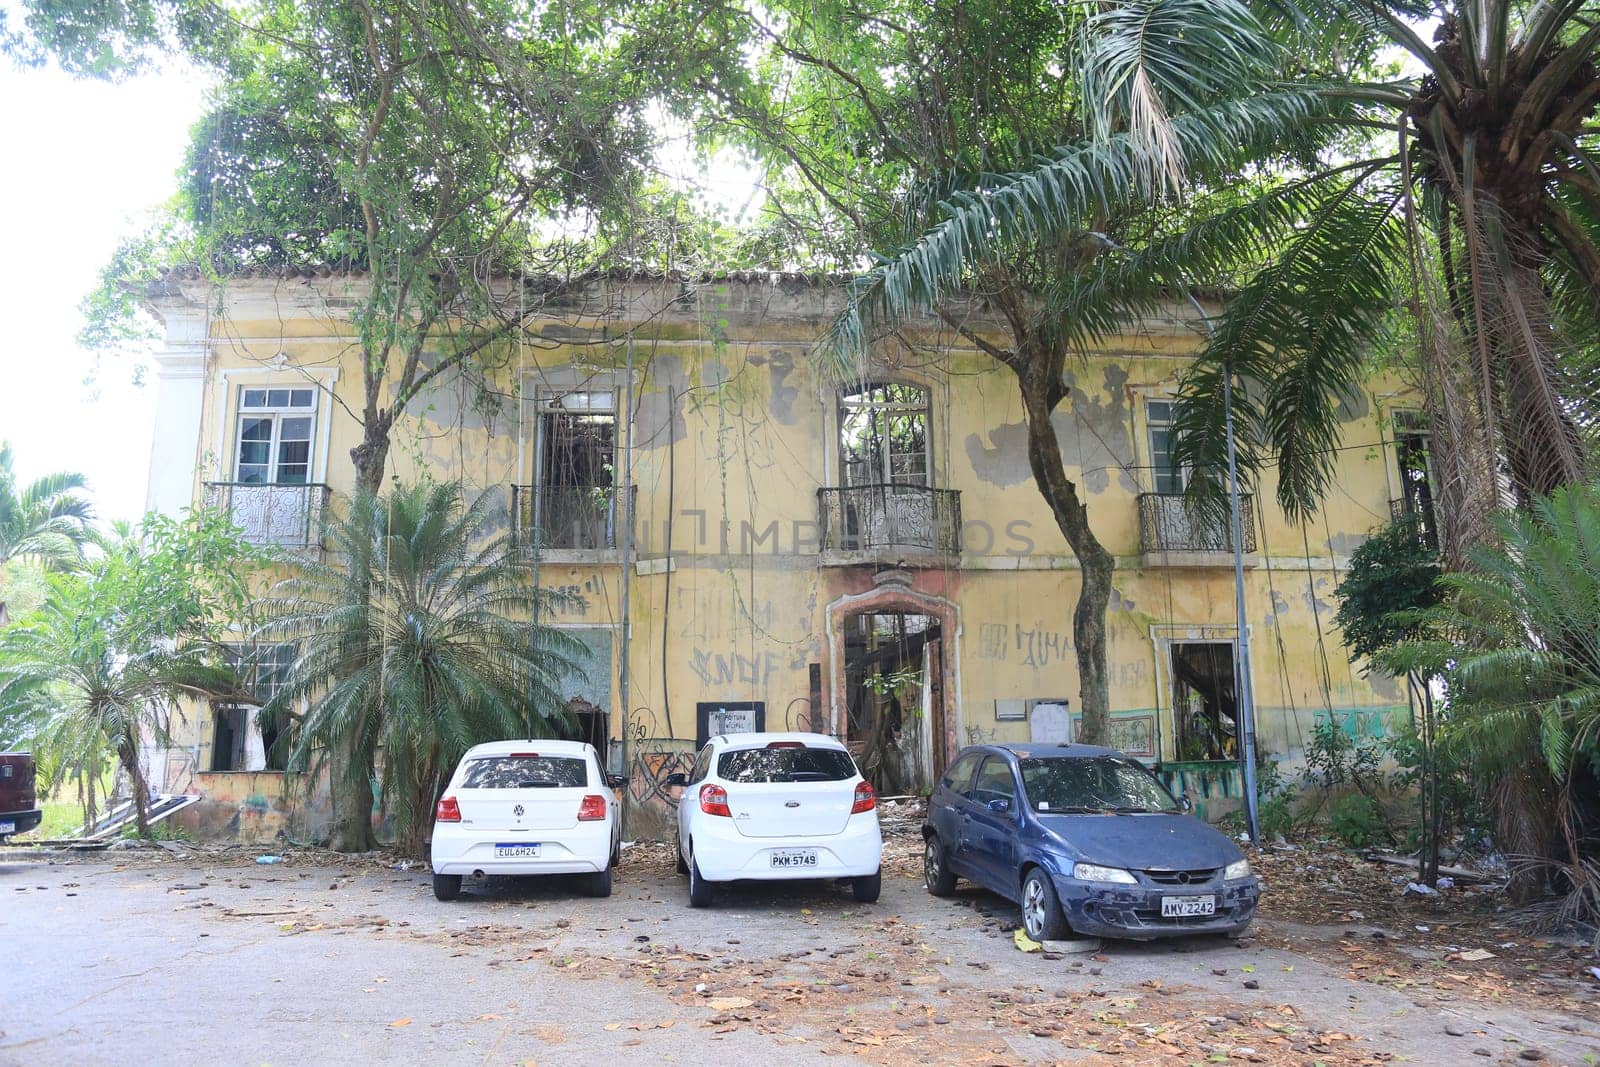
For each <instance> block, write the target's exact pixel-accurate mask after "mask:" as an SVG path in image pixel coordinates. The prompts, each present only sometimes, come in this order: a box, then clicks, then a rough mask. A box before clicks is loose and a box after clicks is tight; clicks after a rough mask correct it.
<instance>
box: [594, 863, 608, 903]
mask: <svg viewBox="0 0 1600 1067" xmlns="http://www.w3.org/2000/svg"><path fill="white" fill-rule="evenodd" d="M611 882H612V878H611V868H610V867H609V866H608V867H607V868H606V869H605V870H603V871H598V872H596V873H594V874H591V875H590V876H589V895H590V896H591V897H609V896H610V895H611Z"/></svg>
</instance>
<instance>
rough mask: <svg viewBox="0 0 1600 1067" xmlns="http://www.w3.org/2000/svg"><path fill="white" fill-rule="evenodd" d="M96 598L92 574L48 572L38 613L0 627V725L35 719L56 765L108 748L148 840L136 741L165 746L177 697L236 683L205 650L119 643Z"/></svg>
mask: <svg viewBox="0 0 1600 1067" xmlns="http://www.w3.org/2000/svg"><path fill="white" fill-rule="evenodd" d="M104 593H105V590H104V589H102V588H97V580H96V577H95V576H85V575H77V574H58V575H53V576H52V577H51V580H50V590H49V592H48V594H47V595H46V597H45V601H44V604H43V605H42V606H41V607H40V608H39V610H38V611H36V612H34V613H32V614H30V615H29V616H28V617H27V618H26V619H25V620H23V621H21V622H19V623H17V624H16V625H13V626H10V627H8V628H7V629H5V630H4V631H0V719H11V720H14V721H25V722H32V723H34V724H35V727H34V729H35V731H36V732H37V733H38V734H39V735H40V736H41V737H43V738H44V739H46V740H47V742H48V743H49V745H50V747H51V748H52V750H53V751H57V752H58V755H59V756H60V765H61V766H77V767H79V768H89V769H90V773H94V770H95V769H97V768H98V767H99V766H100V765H101V761H102V759H103V754H104V753H105V752H106V751H108V750H109V751H110V752H114V753H115V756H116V759H117V762H118V763H119V764H120V765H121V767H122V769H123V771H124V772H126V774H127V775H128V780H129V783H130V785H131V787H132V792H133V802H134V811H135V816H136V819H137V825H138V829H139V833H140V835H141V836H147V835H148V833H149V816H148V805H149V799H150V791H149V784H148V783H147V782H146V781H145V776H144V768H143V767H142V765H141V764H140V760H139V749H140V746H141V741H142V740H143V739H154V740H156V741H158V742H159V743H162V744H168V743H170V738H169V736H168V732H167V723H168V721H169V719H170V717H171V712H172V709H173V707H174V705H175V702H176V701H178V700H179V699H181V698H185V697H196V696H227V695H230V694H234V693H235V692H236V690H237V685H236V680H235V677H234V673H233V671H232V670H231V669H230V668H228V667H227V666H226V665H224V664H222V663H221V662H220V661H219V660H218V659H217V658H216V656H215V655H214V649H212V648H211V647H210V646H207V645H205V644H202V643H185V644H183V645H177V646H175V645H174V644H173V642H171V641H160V640H155V641H140V642H137V643H134V642H129V643H124V642H123V641H121V640H119V635H120V634H122V633H123V631H122V629H121V628H120V627H119V626H118V625H116V620H115V617H114V616H115V611H114V610H112V611H110V612H108V611H107V610H106V609H107V607H108V605H107V601H106V598H105V596H104ZM130 645H134V646H135V647H131V648H130V647H129V646H130ZM91 804H92V801H91Z"/></svg>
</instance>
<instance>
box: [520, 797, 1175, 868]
mask: <svg viewBox="0 0 1600 1067" xmlns="http://www.w3.org/2000/svg"><path fill="white" fill-rule="evenodd" d="M511 814H513V815H515V816H516V817H517V818H519V819H520V818H522V805H521V804H518V805H517V806H516V807H514V808H512V809H511ZM1184 881H1186V882H1187V881H1188V879H1187V878H1185V879H1184Z"/></svg>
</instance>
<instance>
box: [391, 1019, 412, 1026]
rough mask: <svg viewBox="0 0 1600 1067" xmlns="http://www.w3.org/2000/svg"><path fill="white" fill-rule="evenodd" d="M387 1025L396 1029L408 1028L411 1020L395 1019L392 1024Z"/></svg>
mask: <svg viewBox="0 0 1600 1067" xmlns="http://www.w3.org/2000/svg"><path fill="white" fill-rule="evenodd" d="M389 1025H390V1026H393V1027H396V1028H399V1027H402V1026H410V1025H411V1020H410V1019H396V1020H395V1021H394V1022H392V1023H390V1024H389Z"/></svg>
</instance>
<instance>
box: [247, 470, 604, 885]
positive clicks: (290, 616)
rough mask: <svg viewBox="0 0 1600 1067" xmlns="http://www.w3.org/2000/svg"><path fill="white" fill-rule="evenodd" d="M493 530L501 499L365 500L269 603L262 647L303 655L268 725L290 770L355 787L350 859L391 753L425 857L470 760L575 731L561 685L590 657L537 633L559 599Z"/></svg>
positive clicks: (440, 494)
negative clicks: (464, 759)
mask: <svg viewBox="0 0 1600 1067" xmlns="http://www.w3.org/2000/svg"><path fill="white" fill-rule="evenodd" d="M492 528H493V501H492V498H491V496H490V495H489V494H484V495H483V496H480V497H478V498H477V499H476V500H474V501H472V502H471V503H464V502H463V499H462V492H461V487H460V486H459V485H458V484H443V485H440V484H431V485H430V484H426V483H421V484H416V485H412V486H404V487H399V488H396V489H395V490H394V491H393V492H391V493H390V494H388V495H386V496H382V497H377V496H372V495H370V494H364V493H361V494H357V496H356V497H355V498H354V499H353V500H352V501H351V504H350V510H349V513H348V514H347V515H346V516H345V517H343V518H342V519H341V520H340V521H338V522H336V523H334V524H333V525H332V526H331V528H330V529H329V531H328V537H329V547H330V549H331V555H330V556H329V557H328V558H326V559H320V560H307V561H302V562H300V563H299V564H297V565H296V566H295V567H294V570H293V573H292V574H291V575H290V576H289V577H288V578H286V579H284V580H283V581H281V582H279V583H277V585H275V586H274V587H273V588H272V590H271V591H270V592H269V593H268V595H267V596H266V598H265V599H264V601H263V602H262V605H261V610H262V612H263V622H262V624H261V626H260V627H259V628H258V630H257V634H256V636H257V638H258V639H259V640H262V641H268V642H272V643H281V642H290V643H293V644H294V646H295V649H296V652H295V657H294V660H293V662H292V663H291V664H290V666H289V668H288V670H287V677H286V679H285V684H284V685H283V687H282V688H281V689H280V690H279V692H278V694H277V695H276V696H275V697H274V698H273V699H272V700H270V701H268V703H267V704H266V705H265V706H264V707H263V708H262V709H261V715H262V716H263V720H264V721H265V720H266V719H269V718H272V717H274V716H275V717H277V719H278V721H287V723H288V726H289V729H288V733H287V741H286V743H287V744H288V745H289V751H288V764H289V766H290V767H291V768H309V769H312V770H314V771H315V770H318V769H320V768H321V767H322V766H324V765H326V766H328V768H329V771H330V776H331V778H332V779H333V780H335V781H337V780H339V779H341V778H343V779H345V780H346V788H345V789H343V790H339V791H336V792H335V793H334V803H335V807H334V820H335V825H334V836H335V839H336V840H338V841H341V842H344V843H345V845H346V847H347V848H355V849H359V848H363V847H365V848H370V847H371V844H372V822H371V816H372V812H373V808H374V801H375V797H374V794H373V789H372V781H373V777H374V773H375V771H376V770H377V768H378V756H379V752H380V750H381V777H382V787H383V797H384V799H385V801H386V802H387V806H388V809H389V811H390V813H391V814H392V815H393V816H394V819H395V822H396V825H397V836H398V839H399V841H400V843H401V845H402V847H403V848H405V849H406V850H407V851H409V852H411V853H412V854H414V855H421V854H422V852H423V850H424V846H425V843H426V835H427V832H428V830H429V829H431V826H432V813H433V806H434V803H435V802H436V801H437V799H438V797H439V794H440V792H441V791H442V790H443V788H444V786H445V784H446V782H447V781H448V780H449V776H450V773H451V771H452V770H454V768H455V766H456V763H457V762H458V761H459V760H460V758H461V755H462V753H464V752H465V751H466V750H467V749H468V748H469V747H471V746H472V745H474V744H477V743H479V742H482V741H489V740H499V739H503V738H508V737H530V738H533V737H548V736H551V734H552V733H556V732H559V731H560V730H562V729H563V728H565V727H567V726H569V725H570V724H569V723H568V722H567V720H566V714H565V711H564V709H563V698H562V696H561V693H560V689H559V685H560V681H561V679H562V678H563V677H565V676H567V675H568V674H570V673H571V672H573V671H575V670H577V669H579V667H580V664H581V660H582V659H583V658H584V657H586V655H587V653H586V650H585V648H584V646H583V644H582V643H581V642H579V641H577V640H575V639H573V638H572V637H570V636H567V635H566V634H564V633H562V632H561V631H560V630H557V629H555V628H553V627H550V626H547V625H544V624H543V623H540V622H536V621H535V620H537V619H541V618H548V617H549V614H550V611H551V610H552V608H553V607H554V606H555V604H553V603H552V601H553V599H554V594H552V593H550V592H548V591H544V590H540V589H538V588H536V586H535V584H534V570H533V567H534V564H533V559H532V557H531V555H529V554H528V553H524V552H517V551H514V550H513V549H512V546H511V543H510V539H509V536H508V535H507V534H505V533H496V534H492V535H491V532H490V531H491V529H492ZM352 738H353V739H354V744H353V745H349V747H346V744H347V739H352ZM346 797H356V798H358V800H359V801H360V803H358V804H357V805H356V806H354V807H352V806H350V805H348V804H346V803H345V801H344V798H346Z"/></svg>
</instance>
